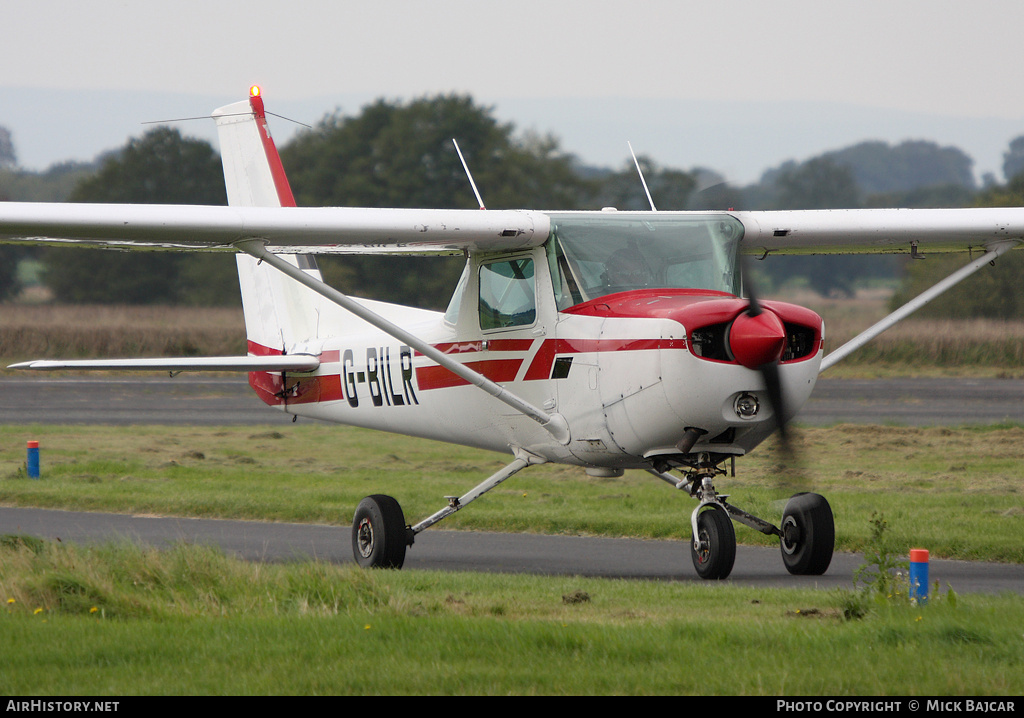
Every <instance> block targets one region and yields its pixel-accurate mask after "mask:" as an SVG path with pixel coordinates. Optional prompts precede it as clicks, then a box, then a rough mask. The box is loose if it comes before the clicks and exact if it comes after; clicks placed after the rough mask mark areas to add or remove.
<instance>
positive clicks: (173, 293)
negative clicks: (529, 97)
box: [0, 95, 1024, 316]
mask: <svg viewBox="0 0 1024 718" xmlns="http://www.w3.org/2000/svg"><path fill="white" fill-rule="evenodd" d="M0 129H2V128H0ZM452 138H456V139H458V141H459V145H460V147H461V148H462V151H463V153H464V154H465V156H466V159H467V161H468V163H469V165H470V167H471V169H472V171H473V174H474V179H475V181H476V184H477V186H478V187H479V188H480V190H481V192H482V194H483V199H484V201H485V203H486V205H487V206H488V207H489V208H522V207H530V208H537V209H598V208H601V207H605V206H614V207H617V208H619V209H623V210H628V209H647V208H649V204H648V200H647V197H646V194H645V193H644V190H643V187H642V185H641V183H640V181H639V179H638V177H637V174H636V170H635V168H634V167H633V163H632V160H631V159H629V160H626V161H624V162H623V164H622V166H620V167H619V168H617V169H612V168H599V167H590V166H586V165H584V164H582V163H581V162H580V161H579V160H578V158H576V157H575V156H573V155H571V154H569V153H567V152H565V151H563V150H562V149H561V147H560V144H559V141H558V139H557V138H555V137H554V136H552V135H542V134H538V133H533V132H526V133H519V132H517V131H516V128H515V127H514V126H513V125H512V124H510V123H501V122H499V121H498V120H497V119H495V117H494V115H493V112H492V110H491V109H490V108H487V107H482V106H480V105H478V104H476V103H475V102H474V101H473V99H472V98H470V97H468V96H461V95H443V96H437V97H428V98H421V99H417V100H413V101H409V102H399V101H389V100H378V101H376V102H374V103H372V104H370V105H368V106H366V107H364V108H363V109H362V111H361V112H360V113H359V114H358V115H355V116H344V115H341V114H338V113H335V114H331V115H328V116H326V117H324V118H323V119H322V120H321V121H320V122H319V123H318V124H317V125H316V126H315V127H313V128H311V129H308V130H305V131H302V132H300V133H299V134H297V135H296V136H295V138H294V139H293V140H291V141H290V142H288V143H287V144H286V145H285V146H283V147H282V148H281V156H282V161H283V162H284V165H285V169H286V171H287V173H288V176H289V179H290V182H291V184H292V189H293V191H294V193H295V197H296V200H297V202H298V204H300V205H304V206H328V205H330V206H363V207H424V208H475V207H476V200H475V197H474V196H473V193H472V191H471V189H470V185H469V182H468V180H467V178H466V175H465V172H464V170H463V168H462V165H461V163H460V161H459V158H458V156H457V154H456V153H455V151H454V147H453V145H452ZM639 161H640V164H641V167H642V168H643V171H644V175H645V178H646V181H647V184H648V186H649V188H650V191H651V194H652V196H653V198H654V201H655V203H656V204H657V207H658V209H660V210H672V209H696V210H699V209H729V208H734V209H825V208H855V207H887V206H901V207H944V206H971V205H992V206H998V205H1018V206H1019V205H1024V177H1021V176H1020V174H1021V173H1022V171H1024V137H1020V138H1017V139H1015V140H1014V141H1013V142H1012V143H1010V146H1009V148H1008V149H1007V152H1006V154H1005V162H1004V173H1005V174H1006V176H1007V177H1008V178H1010V179H1009V181H1007V182H1006V183H1005V184H1000V183H999V182H997V181H996V180H995V178H993V177H986V178H985V180H984V183H983V186H982V187H980V188H979V187H978V186H976V183H975V180H974V175H973V172H972V165H973V161H972V160H971V158H970V157H968V156H967V155H966V154H965V153H963V152H962V151H961V150H959V149H957V148H953V147H940V146H939V145H937V144H936V143H932V142H924V141H908V142H903V143H901V144H898V145H895V146H892V145H889V144H888V143H884V142H862V143H859V144H856V145H853V146H851V147H848V148H844V149H841V150H837V151H833V152H828V153H825V154H823V155H820V156H818V157H814V158H812V159H809V160H806V161H804V162H795V161H792V162H786V163H784V164H782V165H780V166H779V167H775V168H771V169H769V170H767V171H765V173H764V174H763V175H762V177H761V179H760V180H759V181H758V182H756V183H753V184H751V185H749V186H745V187H736V186H732V185H729V184H728V183H727V182H726V181H725V179H724V178H723V177H721V176H720V175H718V173H716V172H715V171H714V170H711V169H707V168H692V169H689V170H683V169H677V168H670V167H663V166H660V165H659V164H657V163H656V162H655V161H653V160H652V159H651V158H649V157H641V158H640V159H639ZM30 194H35V196H26V195H30ZM55 195H63V196H55ZM65 198H66V199H68V200H69V201H74V202H132V203H166V204H223V203H225V201H226V199H225V191H224V183H223V175H222V171H221V167H220V159H219V157H218V155H217V153H216V151H215V150H214V149H213V147H211V146H210V144H209V143H207V142H205V141H202V140H197V139H192V138H188V137H183V136H182V135H181V134H180V133H179V132H178V131H177V130H175V129H171V128H168V127H158V128H156V129H153V130H151V131H149V132H147V133H146V134H145V135H143V136H142V137H139V138H135V139H132V140H130V141H129V142H128V143H127V145H126V146H124V147H123V148H120V149H119V150H116V151H114V152H111V153H108V154H107V155H106V156H104V157H101V158H99V159H98V160H97V162H96V163H94V164H92V165H89V164H82V165H75V164H72V165H66V166H58V167H55V168H51V169H50V170H48V171H47V172H46V173H42V174H41V175H37V174H34V173H27V172H22V171H19V170H18V169H17V167H16V155H15V153H14V147H13V143H12V142H11V138H10V135H9V133H5V132H0V199H47V200H55V199H65ZM32 252H36V254H37V257H38V261H40V262H41V263H42V266H43V280H44V282H45V283H46V284H47V286H48V287H49V288H50V289H51V290H52V292H53V293H54V295H55V298H56V300H57V301H64V302H81V303H86V302H88V303H184V304H230V303H237V302H238V301H239V299H238V287H237V279H236V277H235V272H234V260H233V258H232V257H231V256H228V255H218V254H208V253H207V254H200V253H173V252H141V253H120V252H109V251H102V250H83V249H68V248H63V247H62V248H59V249H46V250H33V249H26V248H21V247H13V246H0V296H8V297H9V296H11V295H12V294H13V293H15V292H17V291H18V289H19V287H18V281H17V274H16V272H15V271H14V269H15V267H16V266H17V264H18V262H19V261H20V260H22V259H23V258H25V256H27V255H28V254H29V253H32ZM321 260H322V261H321V265H322V268H323V269H324V273H325V277H326V278H327V279H328V281H330V282H331V283H332V284H334V285H335V286H337V287H338V288H339V289H341V290H342V291H345V292H348V293H351V294H353V295H356V296H367V297H372V298H376V299H382V300H386V301H394V302H399V303H408V304H416V305H419V306H426V307H434V308H438V307H443V306H444V304H445V303H446V302H447V300H448V297H449V295H450V293H451V290H452V288H453V287H454V284H455V281H456V279H457V277H458V274H459V272H460V271H461V267H462V259H461V258H424V257H388V258H375V257H362V256H346V257H342V258H333V257H322V258H321ZM1019 262H1020V260H1018V259H1017V256H1016V253H1013V254H1012V256H1008V257H1006V258H1004V259H1003V260H1001V261H1000V263H998V264H999V265H1000V267H997V271H998V272H1007V273H1008V274H1007V276H1012V275H1013V274H1015V273H1016V272H1015V270H1013V269H1009V270H1004V269H1003V268H1002V266H1003V265H1011V266H1012V267H1016V264H1017V263H1019ZM905 264H906V261H905V260H904V259H902V258H892V257H881V258H879V257H840V258H832V257H793V258H782V257H779V258H776V257H771V258H769V260H768V261H765V262H764V263H763V264H759V265H758V271H759V274H760V275H761V277H763V280H764V281H765V282H766V283H767V284H769V285H774V286H776V287H778V286H781V285H782V284H784V283H785V282H787V281H792V280H793V278H794V277H803V281H805V282H806V283H807V284H808V285H809V286H811V287H812V288H814V289H816V290H818V291H819V292H821V293H823V294H828V293H836V292H840V293H842V292H847V293H848V292H850V291H851V290H852V288H853V287H854V285H855V284H856V283H857V282H858V281H860V280H862V279H864V278H865V277H872V276H880V275H881V276H889V277H894V276H897V275H902V274H904V265H905ZM940 265H944V262H943V261H940V260H939V259H938V258H936V259H935V260H932V258H929V259H928V260H927V261H926V262H913V263H911V266H910V267H909V271H907V272H906V273H905V274H906V280H905V281H904V287H903V289H901V292H903V293H908V292H913V291H914V288H915V287H916V286H918V285H919V284H921V283H923V282H926V281H929V278H930V276H931V274H934V273H935V272H936V270H939V269H940ZM996 273H997V272H992V273H990V274H992V275H995V274H996ZM988 281H990V282H991V281H993V280H992V277H990V278H989V280H988ZM1011 290H1012V287H1008V286H1007V285H1004V284H999V285H998V286H997V287H994V288H993V289H992V291H991V293H992V294H993V295H995V298H993V299H992V300H991V301H988V302H980V303H978V302H973V303H972V302H967V303H964V302H963V301H960V302H959V304H958V309H959V310H961V311H969V312H974V313H982V314H985V315H987V316H1020V315H1021V314H1024V306H1021V307H1019V308H1018V307H1017V306H1016V303H1017V302H1016V300H1011V299H1009V298H1008V295H1011V294H1013V292H1012V291H1011ZM969 294H970V295H971V296H972V297H976V295H977V294H979V293H978V292H969ZM1022 303H1024V300H1022ZM975 305H976V306H975ZM1009 305H1012V306H1009ZM965 307H966V308H965Z"/></svg>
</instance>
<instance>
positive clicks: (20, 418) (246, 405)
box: [0, 374, 1024, 426]
mask: <svg viewBox="0 0 1024 718" xmlns="http://www.w3.org/2000/svg"><path fill="white" fill-rule="evenodd" d="M289 421H291V417H290V416H288V415H286V414H284V413H282V412H280V411H276V410H273V409H270V408H268V407H267V406H266V405H264V404H263V402H261V401H260V400H259V399H257V398H256V395H255V394H253V392H252V390H250V389H249V385H248V384H247V383H246V381H245V379H244V378H241V377H230V378H197V377H196V375H190V374H181V375H179V376H177V377H175V378H173V379H171V378H168V377H163V376H161V377H150V378H144V379H139V378H127V379H124V378H106V377H99V378H91V377H90V378H75V377H59V378H41V379H40V378H36V377H31V378H21V377H16V378H10V377H4V378H0V423H3V424H26V423H63V424H93V423H100V424H115V425H118V424H120V425H127V424H204V425H218V424H278V423H287V422H289ZM797 421H799V422H803V423H807V424H813V425H827V424H833V423H839V422H854V423H871V424H880V423H895V424H906V425H912V426H921V425H938V426H950V425H960V424H991V423H998V422H1004V421H1012V422H1020V423H1024V381H1022V380H1019V379H886V380H848V379H827V378H823V379H820V380H818V383H817V385H816V386H815V389H814V394H813V395H812V396H811V400H810V401H809V402H808V403H807V404H806V405H805V406H804V409H803V411H802V412H801V413H800V415H799V416H798V417H797Z"/></svg>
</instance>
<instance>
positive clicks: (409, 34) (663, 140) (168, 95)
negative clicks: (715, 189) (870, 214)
mask: <svg viewBox="0 0 1024 718" xmlns="http://www.w3.org/2000/svg"><path fill="white" fill-rule="evenodd" d="M4 14H5V21H4V23H3V26H2V27H0V67H2V68H4V70H3V72H2V73H0V125H4V126H6V127H8V128H9V129H11V130H12V132H13V133H14V142H15V147H16V149H17V151H18V155H19V160H20V162H21V164H22V165H23V166H25V167H28V168H30V169H41V168H43V167H45V166H47V165H48V164H49V163H51V162H56V161H61V160H65V159H82V160H87V159H91V158H92V156H94V155H95V154H96V153H98V152H99V151H102V150H104V149H112V148H114V147H117V146H120V145H121V144H123V142H124V141H125V140H126V139H127V137H129V136H138V135H141V134H142V133H143V132H144V131H145V129H146V126H145V125H143V124H142V123H143V122H147V121H154V120H165V119H172V118H178V117H191V116H194V115H202V114H206V113H208V112H209V111H210V110H212V109H213V108H214V107H216V106H219V105H222V104H228V103H230V102H233V101H235V100H238V99H242V98H244V97H245V96H246V94H247V88H248V87H249V85H251V84H253V83H258V84H260V85H261V86H262V87H263V91H264V97H265V100H266V102H267V108H268V110H270V111H272V112H274V111H279V112H280V114H286V115H288V116H289V117H294V119H296V120H299V121H302V122H305V123H308V124H313V123H315V122H316V121H318V120H319V119H321V118H322V117H323V116H324V115H325V114H326V113H328V112H331V111H333V110H335V109H341V110H342V111H344V112H347V113H353V114H354V113H357V112H358V109H359V107H360V106H361V105H362V104H364V103H366V102H369V101H371V100H372V99H375V98H377V97H386V98H389V99H395V100H397V99H409V98H413V97H422V96H429V95H436V94H440V93H450V92H458V93H464V94H470V95H472V96H473V97H474V99H475V100H477V101H478V102H479V103H481V104H484V105H487V106H491V107H493V108H494V112H495V115H496V116H497V117H498V118H499V119H500V120H502V121H508V122H513V123H514V124H515V125H516V127H517V128H519V129H521V130H536V131H539V132H543V133H551V134H553V135H555V136H556V137H558V138H559V140H560V141H561V143H562V147H563V148H564V149H566V150H567V151H571V152H574V153H576V154H577V155H579V156H580V158H581V159H582V160H583V161H585V162H589V163H594V164H606V165H610V164H614V165H620V164H622V163H624V162H625V160H626V159H627V158H628V148H627V146H626V143H627V141H629V142H632V144H633V146H634V147H635V148H636V149H637V151H638V152H639V153H641V154H645V155H648V156H649V157H651V158H652V159H653V160H654V161H655V162H657V163H659V164H663V165H667V166H673V167H680V168H684V169H687V168H691V167H693V166H698V165H700V166H709V167H712V168H714V169H718V170H719V171H721V172H723V173H724V174H725V175H726V176H727V177H730V178H731V179H735V180H736V181H743V182H746V181H752V180H754V179H756V178H757V176H759V174H760V172H761V171H763V170H764V169H767V168H768V166H769V165H773V164H778V163H779V162H781V161H784V160H786V159H798V160H799V159H806V158H807V157H810V156H813V155H814V154H818V153H820V152H822V151H824V150H827V149H838V148H839V147H842V146H846V145H849V144H853V143H854V142H857V141H860V140H864V139H884V140H886V141H890V142H897V141H901V140H903V139H931V140H933V141H936V142H939V143H940V144H956V145H957V146H960V147H961V148H962V149H964V150H965V151H967V152H968V154H971V155H972V156H973V157H975V159H976V160H977V163H978V166H977V167H976V169H977V170H978V173H979V174H980V173H981V172H985V171H992V172H996V173H998V172H999V170H1000V167H999V165H1000V163H1001V155H1000V153H1001V151H1003V150H1005V148H1006V146H1007V145H1008V143H1009V140H1010V139H1012V138H1013V137H1016V136H1018V135H1021V134H1024V92H1022V91H1021V89H1022V88H1024V63H1022V62H1020V61H1019V59H1018V58H1017V57H1016V51H1017V47H1018V42H1017V41H1018V37H1019V28H1020V27H1021V25H1022V21H1024V3H1021V2H1020V0H975V1H974V2H972V3H965V2H962V1H955V2H951V1H949V0H928V1H921V0H857V1H856V2H848V1H846V0H832V1H831V2H828V3H823V2H820V0H817V1H815V2H811V1H806V0H774V1H773V2H765V1H764V0H757V1H754V0H718V1H717V2H713V3H710V2H706V1H704V2H689V1H687V0H629V2H626V1H625V0H618V1H614V2H613V1H610V0H586V1H585V2H584V1H578V0H516V1H515V2H508V1H507V0H506V1H505V2H488V1H487V0H431V1H429V2H426V1H420V2H413V1H412V0H377V1H376V2H373V3H367V2H365V0H364V1H361V2H349V1H347V0H332V1H330V2H326V1H323V0H306V1H302V2H293V3H285V2H281V1H280V0H248V1H247V2H235V1H233V0H224V1H221V0H203V1H201V2H197V1H195V0H176V1H175V2H174V3H173V4H164V3H161V4H154V3H139V2H134V1H127V0H78V1H71V0H67V1H60V0H33V2H31V3H11V4H9V5H7V6H6V7H5V9H4ZM211 103H212V104H211ZM282 110H283V111H282ZM162 113H166V114H162ZM203 124H204V123H201V122H196V123H183V125H182V131H183V132H186V133H188V134H195V135H198V136H207V137H210V138H211V139H212V137H213V132H212V123H206V124H207V125H211V126H210V127H206V128H203V127H202V125H203ZM294 127H296V126H295V125H288V123H283V122H282V123H278V124H276V125H275V132H276V133H277V135H278V139H279V141H282V140H284V141H286V139H287V137H288V136H289V135H290V133H291V132H292V131H293V128H294ZM76 153H77V154H76ZM1000 178H1001V177H1000Z"/></svg>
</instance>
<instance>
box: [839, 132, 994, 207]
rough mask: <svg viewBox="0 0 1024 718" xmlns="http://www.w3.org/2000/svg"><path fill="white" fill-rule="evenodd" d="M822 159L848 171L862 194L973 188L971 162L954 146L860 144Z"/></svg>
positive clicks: (922, 143)
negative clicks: (941, 187)
mask: <svg viewBox="0 0 1024 718" xmlns="http://www.w3.org/2000/svg"><path fill="white" fill-rule="evenodd" d="M822 158H824V159H827V160H829V161H830V162H833V163H835V164H836V165H839V166H840V167H845V168H847V169H849V170H850V173H851V174H852V176H853V179H854V181H855V182H856V183H857V186H858V187H859V188H860V190H861V191H862V192H864V193H865V194H888V193H896V192H906V191H909V190H917V189H921V188H923V187H932V186H935V185H954V186H958V187H966V188H970V189H973V188H974V187H975V184H974V172H973V169H972V168H973V166H974V160H972V159H971V158H970V157H969V156H968V155H966V154H965V153H964V152H963V151H962V150H960V149H958V148H956V147H940V146H939V145H938V144H936V143H935V142H929V141H925V140H907V141H905V142H901V143H900V144H898V145H896V146H895V147H893V146H890V145H889V144H888V143H886V142H880V141H869V142H861V143H858V144H856V145H853V146H851V147H847V148H844V149H841V150H836V151H833V152H827V153H825V154H824V155H822Z"/></svg>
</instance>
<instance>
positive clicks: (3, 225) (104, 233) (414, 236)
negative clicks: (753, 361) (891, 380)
mask: <svg viewBox="0 0 1024 718" xmlns="http://www.w3.org/2000/svg"><path fill="white" fill-rule="evenodd" d="M594 214H595V215H598V214H600V213H594ZM666 214H671V213H669V212H659V215H666ZM700 214H708V213H700ZM727 214H730V215H732V216H734V217H736V218H737V219H739V220H740V221H741V222H742V223H743V227H744V237H743V244H744V246H745V247H746V248H747V250H748V251H751V252H754V251H759V250H760V251H770V252H773V253H776V252H777V253H833V254H839V253H850V252H868V253H891V252H909V251H910V249H911V244H912V243H916V244H919V245H920V247H921V248H922V249H928V250H929V251H935V252H938V251H966V250H968V249H972V248H982V247H984V246H986V245H988V244H991V243H993V242H997V241H1002V240H1020V239H1024V208H1017V207H1012V208H1008V207H993V208H966V209H849V210H790V211H764V212H729V213H727ZM550 227H551V223H550V220H549V218H548V216H547V214H546V213H545V212H540V211H533V210H486V211H480V210H429V209H373V208H356V207H316V208H306V207H210V206H194V205H129V204H62V203H45V202H3V203H0V241H6V242H17V243H32V244H44V243H64V242H69V243H74V244H78V245H82V244H87V245H94V246H103V247H108V248H120V249H133V248H138V249H145V248H150V249H152V248H164V249H184V250H216V249H220V250H231V249H232V245H233V244H234V243H235V242H238V241H242V240H247V239H262V240H264V241H265V242H266V243H267V248H268V250H270V251H272V252H275V253H278V254H291V253H309V254H356V253H359V254H362V253H428V254H438V253H460V252H463V251H470V252H477V251H484V252H489V251H506V250H515V249H522V248H526V247H534V246H539V245H540V244H543V243H544V241H545V240H546V239H547V237H548V234H549V232H550Z"/></svg>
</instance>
